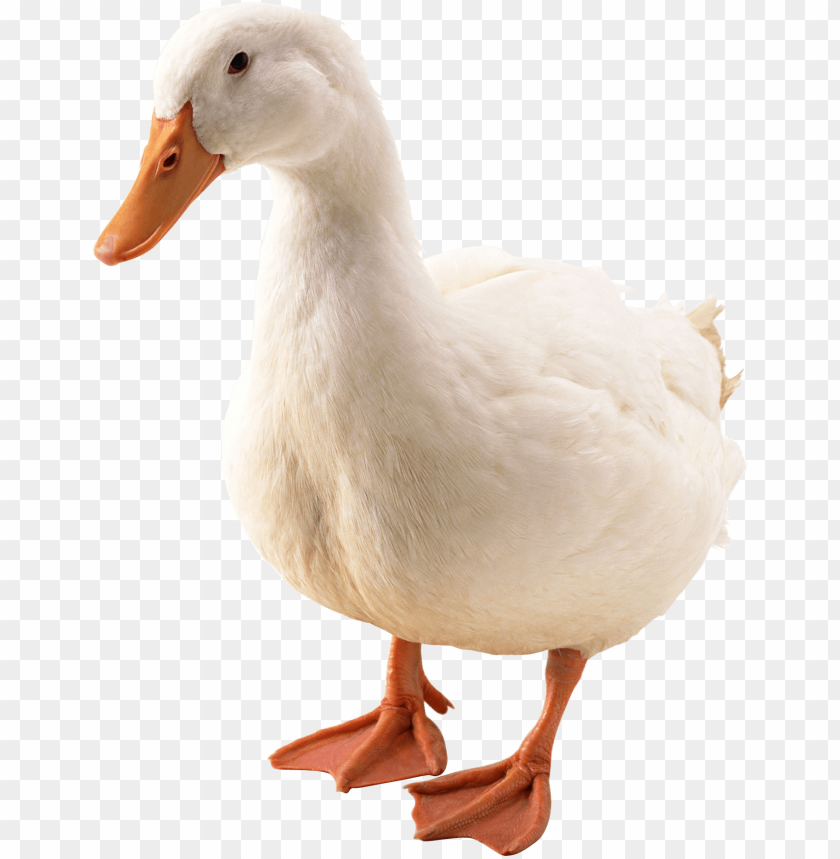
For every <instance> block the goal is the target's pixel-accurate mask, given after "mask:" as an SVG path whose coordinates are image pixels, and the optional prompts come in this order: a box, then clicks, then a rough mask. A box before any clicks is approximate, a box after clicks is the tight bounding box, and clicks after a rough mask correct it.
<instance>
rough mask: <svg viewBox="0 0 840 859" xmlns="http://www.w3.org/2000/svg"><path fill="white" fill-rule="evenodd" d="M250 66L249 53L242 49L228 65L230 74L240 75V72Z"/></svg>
mask: <svg viewBox="0 0 840 859" xmlns="http://www.w3.org/2000/svg"><path fill="white" fill-rule="evenodd" d="M247 68H248V55H247V54H246V53H245V52H244V51H240V52H239V53H238V54H237V55H236V56H235V57H234V58H233V59H232V60H231V61H230V65H229V66H228V74H229V75H238V74H239V72H244V71H245V69H247Z"/></svg>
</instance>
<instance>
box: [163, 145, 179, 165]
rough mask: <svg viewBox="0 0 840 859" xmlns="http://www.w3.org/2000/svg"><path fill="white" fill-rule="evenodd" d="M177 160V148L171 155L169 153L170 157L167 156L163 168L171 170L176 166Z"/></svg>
mask: <svg viewBox="0 0 840 859" xmlns="http://www.w3.org/2000/svg"><path fill="white" fill-rule="evenodd" d="M177 160H178V151H177V150H176V151H175V152H173V153H172V154H171V155H169V157H168V158H166V159H165V160H164V162H163V165H162V166H163V169H164V170H171V169H172V168H173V167H174V166H175V163H176V162H177Z"/></svg>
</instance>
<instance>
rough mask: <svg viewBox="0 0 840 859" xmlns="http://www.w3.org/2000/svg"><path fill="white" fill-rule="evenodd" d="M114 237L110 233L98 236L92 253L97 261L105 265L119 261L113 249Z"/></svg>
mask: <svg viewBox="0 0 840 859" xmlns="http://www.w3.org/2000/svg"><path fill="white" fill-rule="evenodd" d="M114 245H115V242H114V237H113V236H111V235H108V236H104V237H103V236H100V237H99V241H98V242H97V243H96V246H95V247H94V249H93V253H94V255H95V256H96V258H97V259H98V260H99V262H103V263H105V265H116V264H117V263H118V262H119V259H117V254H116V251H115V250H114Z"/></svg>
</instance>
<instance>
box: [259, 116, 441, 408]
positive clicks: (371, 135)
mask: <svg viewBox="0 0 840 859" xmlns="http://www.w3.org/2000/svg"><path fill="white" fill-rule="evenodd" d="M377 107H378V106H377ZM368 113H369V112H368ZM346 121H347V123H348V125H349V127H345V129H344V130H343V134H342V135H341V145H340V146H336V147H334V148H333V150H332V151H331V152H329V153H328V154H327V155H326V156H324V157H323V158H320V159H318V160H317V161H314V162H311V163H309V164H306V165H304V166H302V167H301V166H297V167H294V168H290V167H287V166H283V165H278V164H273V165H272V164H268V165H266V166H267V169H268V172H269V175H270V177H271V181H272V187H273V191H274V207H273V209H272V213H271V217H270V219H269V223H268V226H267V229H266V233H265V236H264V238H263V244H262V249H261V253H260V270H259V276H258V280H257V290H256V301H255V308H254V340H253V355H252V365H253V370H254V371H256V373H257V374H259V375H262V376H263V377H264V379H265V380H266V382H268V381H269V380H271V384H276V383H277V381H278V380H283V384H284V387H286V386H288V388H295V389H297V390H298V392H299V393H300V394H301V395H306V394H307V392H308V395H309V398H310V399H311V397H312V396H316V397H318V396H324V391H325V390H328V391H330V394H329V396H330V397H331V398H332V400H333V401H334V400H335V398H336V397H337V398H338V399H339V400H343V399H344V397H343V396H342V395H341V393H340V392H339V393H337V386H338V385H339V384H343V385H344V386H345V387H349V388H350V389H355V390H356V394H357V395H358V394H359V393H360V391H359V390H358V388H359V387H360V386H363V385H365V384H366V383H369V382H370V377H371V374H375V375H380V376H381V374H385V375H393V374H404V373H411V372H416V370H414V371H412V370H411V368H410V366H408V359H407V356H408V355H410V354H412V350H411V349H410V348H409V344H410V343H411V342H412V341H413V340H414V339H416V337H417V336H418V331H417V328H418V326H420V325H421V324H422V320H423V319H424V318H425V319H428V316H429V314H433V315H435V314H436V313H438V312H439V311H440V310H441V308H442V299H441V296H440V294H439V293H438V291H437V289H436V288H435V287H434V285H433V284H432V281H431V279H430V278H429V275H428V273H427V271H426V268H425V266H424V264H423V262H422V260H421V259H420V256H419V253H418V251H419V244H418V242H417V239H416V237H415V234H414V226H413V222H412V218H411V209H410V206H409V202H408V196H407V193H406V191H405V183H404V179H403V176H402V170H401V167H400V163H399V159H398V156H397V151H396V147H395V145H394V142H393V138H392V137H391V133H390V129H389V128H388V126H387V123H386V122H385V119H384V117H383V116H382V115H381V112H378V115H377V116H370V115H365V116H364V122H361V121H358V122H357V121H356V118H355V117H351V118H349V119H348V120H346ZM419 345H420V344H418V347H419ZM414 354H416V352H415V353H414ZM381 381H382V382H383V383H386V384H387V382H386V381H385V379H381ZM288 388H287V389H288ZM348 396H349V394H348Z"/></svg>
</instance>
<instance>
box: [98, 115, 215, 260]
mask: <svg viewBox="0 0 840 859" xmlns="http://www.w3.org/2000/svg"><path fill="white" fill-rule="evenodd" d="M192 116H193V110H192V105H191V104H190V103H189V102H187V103H186V104H185V105H184V106H183V107H182V108H181V110H180V111H179V112H178V115H177V116H175V117H174V118H173V119H158V118H157V117H156V116H155V115H154V113H152V131H151V133H150V134H149V144H148V146H147V147H146V149H145V151H144V152H143V160H142V161H141V162H140V172H139V173H138V174H137V180H136V181H135V183H134V185H133V187H132V189H131V190H130V191H129V192H128V196H127V197H126V198H125V202H124V203H123V204H122V206H120V208H119V209H118V210H117V214H116V215H114V217H113V218H111V222H110V223H109V224H108V226H107V227H105V229H104V230H103V231H102V235H101V236H100V237H99V240H98V241H97V243H96V246H95V247H94V249H93V252H94V253H95V254H96V257H97V259H98V260H99V261H100V262H104V263H105V265H116V264H117V263H120V262H125V261H126V260H130V259H134V258H135V257H139V256H141V255H142V254H144V253H146V251H149V250H151V249H152V248H153V247H154V246H155V245H156V244H157V243H158V242H159V241H160V240H161V239H162V238H163V237H164V236H165V235H166V234H167V233H168V232H169V231H170V230H171V229H172V227H174V226H175V223H176V221H177V220H178V218H180V217H181V215H183V214H184V212H186V210H187V208H188V207H189V205H190V203H192V201H193V200H195V198H196V197H197V196H198V195H199V194H200V193H201V192H202V191H203V190H204V189H205V188H206V187H207V186H208V185H209V184H210V183H211V182H212V181H213V180H214V179H215V178H216V177H217V176H221V174H222V173H224V172H225V165H224V160H223V156H221V155H211V154H210V153H209V152H208V151H207V150H206V149H205V148H204V147H203V146H202V145H201V144H200V143H199V142H198V138H197V137H196V135H195V131H194V130H193V125H192Z"/></svg>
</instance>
